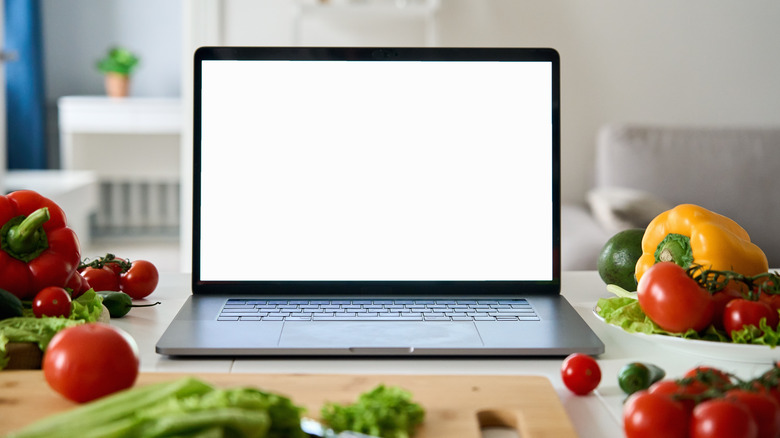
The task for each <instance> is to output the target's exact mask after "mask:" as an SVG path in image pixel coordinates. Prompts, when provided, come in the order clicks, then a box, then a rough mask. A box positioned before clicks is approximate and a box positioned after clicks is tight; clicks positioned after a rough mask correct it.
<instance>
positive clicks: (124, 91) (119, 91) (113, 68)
mask: <svg viewBox="0 0 780 438" xmlns="http://www.w3.org/2000/svg"><path fill="white" fill-rule="evenodd" d="M137 64H138V57H137V56H135V55H134V54H133V53H132V52H130V51H129V50H127V49H125V48H122V47H114V48H111V49H109V51H108V53H107V54H106V56H105V57H104V58H103V59H101V60H99V61H98V63H97V68H98V70H100V71H101V72H102V73H104V74H105V78H106V94H108V95H109V96H111V97H125V96H127V95H128V94H129V91H130V73H132V71H133V69H134V68H135V66H136V65H137Z"/></svg>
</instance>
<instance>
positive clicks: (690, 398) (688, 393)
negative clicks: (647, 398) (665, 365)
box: [647, 380, 707, 414]
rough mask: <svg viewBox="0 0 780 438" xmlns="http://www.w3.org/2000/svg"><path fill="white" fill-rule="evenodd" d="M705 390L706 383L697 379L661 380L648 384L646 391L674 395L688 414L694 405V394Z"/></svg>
mask: <svg viewBox="0 0 780 438" xmlns="http://www.w3.org/2000/svg"><path fill="white" fill-rule="evenodd" d="M705 391H707V385H705V384H704V383H702V382H698V381H688V382H685V383H683V382H680V381H678V380H661V381H658V382H655V383H653V384H652V385H650V388H648V389H647V392H650V393H653V394H663V395H666V396H670V397H671V396H674V397H675V399H676V400H677V401H679V402H680V404H682V405H683V407H684V408H685V411H686V412H688V413H689V414H690V413H691V412H693V408H694V407H696V396H698V395H699V394H702V393H703V392H705Z"/></svg>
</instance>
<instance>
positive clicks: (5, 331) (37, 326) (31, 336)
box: [0, 316, 84, 369]
mask: <svg viewBox="0 0 780 438" xmlns="http://www.w3.org/2000/svg"><path fill="white" fill-rule="evenodd" d="M83 323H84V321H83V320H73V319H65V318H35V317H29V316H19V317H16V318H8V319H4V320H2V321H0V369H3V368H5V366H6V365H7V364H8V357H7V351H6V345H7V344H8V343H9V342H32V343H35V344H38V348H40V349H41V351H46V347H47V346H48V345H49V341H51V338H53V337H54V335H56V334H57V333H58V332H59V331H60V330H63V329H65V328H67V327H73V326H76V325H79V324H83Z"/></svg>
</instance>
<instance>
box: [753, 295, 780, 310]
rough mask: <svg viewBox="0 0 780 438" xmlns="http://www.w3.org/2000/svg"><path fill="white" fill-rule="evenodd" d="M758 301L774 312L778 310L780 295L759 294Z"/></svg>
mask: <svg viewBox="0 0 780 438" xmlns="http://www.w3.org/2000/svg"><path fill="white" fill-rule="evenodd" d="M758 300H759V301H761V302H764V303H767V304H769V307H771V308H773V309H775V311H777V310H780V294H772V295H769V294H761V295H760V296H759V297H758Z"/></svg>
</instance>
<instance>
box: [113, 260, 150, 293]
mask: <svg viewBox="0 0 780 438" xmlns="http://www.w3.org/2000/svg"><path fill="white" fill-rule="evenodd" d="M159 279H160V274H159V273H158V272H157V268H156V267H155V266H154V265H153V264H152V263H151V262H148V261H146V260H136V261H134V262H132V264H131V266H130V269H129V270H128V271H127V272H125V273H124V274H122V275H120V284H121V289H122V292H124V293H126V294H128V295H130V297H131V298H132V299H134V300H139V299H141V298H144V297H146V296H148V295H149V294H151V293H152V292H154V290H155V289H156V288H157V282H158V281H159Z"/></svg>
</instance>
